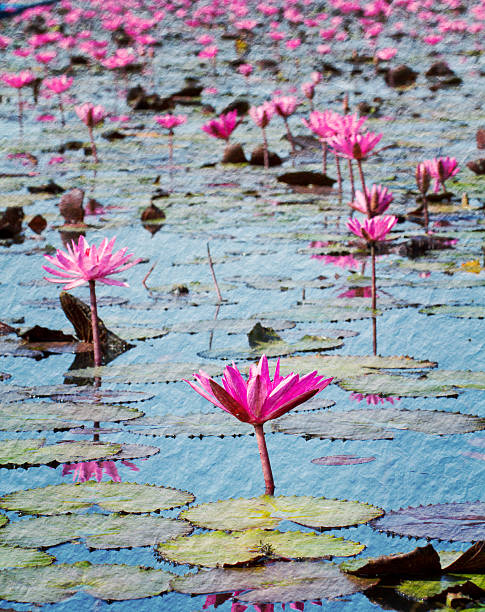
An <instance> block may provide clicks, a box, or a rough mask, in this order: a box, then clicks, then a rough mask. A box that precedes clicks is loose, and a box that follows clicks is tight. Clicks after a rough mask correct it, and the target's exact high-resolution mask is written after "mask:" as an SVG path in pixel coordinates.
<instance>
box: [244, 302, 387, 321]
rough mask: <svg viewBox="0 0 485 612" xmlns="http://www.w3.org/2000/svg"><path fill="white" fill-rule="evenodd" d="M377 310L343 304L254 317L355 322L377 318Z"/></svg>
mask: <svg viewBox="0 0 485 612" xmlns="http://www.w3.org/2000/svg"><path fill="white" fill-rule="evenodd" d="M381 314H382V313H381V312H380V311H379V310H372V308H370V307H369V306H362V307H359V308H352V307H349V306H345V304H342V305H339V306H334V307H331V306H330V307H326V306H322V307H318V306H313V305H308V306H307V305H303V306H295V307H294V308H290V309H288V310H276V311H274V312H261V313H258V314H257V315H254V317H258V318H259V319H264V320H266V319H288V320H289V321H295V322H299V323H307V322H309V321H311V322H312V323H314V322H318V321H355V320H358V319H368V318H370V317H373V316H379V315H381Z"/></svg>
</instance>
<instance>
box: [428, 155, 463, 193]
mask: <svg viewBox="0 0 485 612" xmlns="http://www.w3.org/2000/svg"><path fill="white" fill-rule="evenodd" d="M423 163H424V164H425V165H426V168H427V170H428V172H429V174H430V175H431V177H432V178H434V181H435V182H434V192H435V193H438V192H439V190H440V187H442V188H443V193H446V186H445V181H447V180H448V179H449V178H451V177H452V176H455V174H457V173H458V172H459V171H460V168H459V167H458V162H457V161H456V159H455V158H454V157H435V158H434V159H426V160H425V161H424V162H423Z"/></svg>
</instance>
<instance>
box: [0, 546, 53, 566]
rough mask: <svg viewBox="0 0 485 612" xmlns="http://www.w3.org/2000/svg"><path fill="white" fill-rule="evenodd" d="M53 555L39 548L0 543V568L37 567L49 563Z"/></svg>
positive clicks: (51, 561)
mask: <svg viewBox="0 0 485 612" xmlns="http://www.w3.org/2000/svg"><path fill="white" fill-rule="evenodd" d="M55 559H56V558H55V557H53V556H52V555H49V554H47V553H45V552H41V551H40V550H32V549H28V548H18V547H15V546H4V545H0V570H4V569H8V568H10V567H38V566H44V565H50V564H51V563H53V562H54V561H55Z"/></svg>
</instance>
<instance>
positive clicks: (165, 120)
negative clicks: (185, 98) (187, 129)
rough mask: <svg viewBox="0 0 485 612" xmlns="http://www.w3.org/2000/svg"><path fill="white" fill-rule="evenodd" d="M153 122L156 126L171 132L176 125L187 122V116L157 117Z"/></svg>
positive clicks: (168, 115)
mask: <svg viewBox="0 0 485 612" xmlns="http://www.w3.org/2000/svg"><path fill="white" fill-rule="evenodd" d="M154 119H155V121H156V122H157V123H158V125H161V126H162V127H163V128H165V129H167V130H169V131H170V132H173V129H174V128H175V127H177V126H178V125H182V124H183V123H185V122H186V121H187V115H171V114H167V115H158V116H156V117H155V118H154Z"/></svg>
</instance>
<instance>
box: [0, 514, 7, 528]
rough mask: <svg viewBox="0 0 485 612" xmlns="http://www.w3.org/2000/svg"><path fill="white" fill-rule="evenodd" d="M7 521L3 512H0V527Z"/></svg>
mask: <svg viewBox="0 0 485 612" xmlns="http://www.w3.org/2000/svg"><path fill="white" fill-rule="evenodd" d="M7 523H8V518H7V517H6V516H5V515H4V514H0V527H3V526H4V525H6V524H7Z"/></svg>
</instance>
